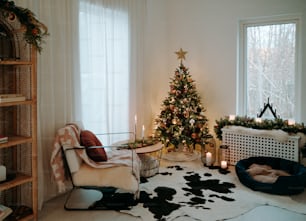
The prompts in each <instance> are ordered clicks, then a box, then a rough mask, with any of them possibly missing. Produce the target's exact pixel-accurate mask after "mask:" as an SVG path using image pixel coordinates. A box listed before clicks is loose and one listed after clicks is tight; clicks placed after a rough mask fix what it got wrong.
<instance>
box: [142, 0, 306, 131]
mask: <svg viewBox="0 0 306 221" xmlns="http://www.w3.org/2000/svg"><path fill="white" fill-rule="evenodd" d="M303 13H304V15H303V16H304V17H303V20H304V21H303V22H304V24H303V25H304V26H303V29H304V33H305V32H306V31H305V29H306V27H305V23H306V19H305V18H306V16H305V14H306V1H305V0H148V3H147V26H146V28H147V31H146V39H145V50H144V51H145V68H144V69H145V73H144V76H145V77H144V78H145V87H144V93H145V94H146V96H147V100H148V102H147V103H146V104H145V105H146V106H145V113H146V119H145V120H146V122H153V119H154V118H155V117H156V115H157V114H158V113H159V112H160V107H161V104H162V101H163V100H164V98H165V97H166V96H167V92H168V90H169V81H170V77H172V76H173V75H174V71H175V69H176V68H177V67H178V65H179V61H178V60H177V57H176V54H175V53H174V52H175V51H177V50H179V49H180V48H181V47H182V48H183V49H184V50H186V51H188V54H187V56H186V60H185V61H184V64H185V66H186V67H188V68H189V70H190V74H191V75H192V77H193V79H194V80H195V81H196V85H197V90H198V92H199V94H200V96H201V97H202V103H203V105H204V107H205V108H206V109H207V111H206V116H207V117H208V119H209V127H210V129H211V133H213V134H214V132H213V126H214V124H215V120H216V119H219V118H220V117H223V116H225V115H228V114H234V113H235V112H236V102H237V100H236V75H237V37H238V23H239V20H241V19H247V18H252V17H263V16H272V15H280V14H300V15H302V14H303ZM304 36H306V34H305V35H304ZM304 39H306V38H305V37H304ZM303 45H305V40H304V42H303ZM304 54H305V46H304ZM305 72H306V67H305V64H304V74H303V82H304V85H306V84H305V83H306V76H305V75H306V73H305ZM305 94H306V93H305ZM304 101H306V98H304ZM305 103H306V102H305ZM258 108H259V109H260V108H261V107H258ZM303 108H304V109H303V110H304V113H306V104H303ZM305 118H306V117H305ZM305 118H304V119H303V120H304V121H305V122H306V119H305ZM147 124H148V125H147V126H148V127H151V126H152V125H149V123H147Z"/></svg>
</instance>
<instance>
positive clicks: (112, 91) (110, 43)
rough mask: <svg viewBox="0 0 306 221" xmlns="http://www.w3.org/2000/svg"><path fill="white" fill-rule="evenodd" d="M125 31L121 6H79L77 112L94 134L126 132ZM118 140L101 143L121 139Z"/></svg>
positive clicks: (90, 3)
mask: <svg viewBox="0 0 306 221" xmlns="http://www.w3.org/2000/svg"><path fill="white" fill-rule="evenodd" d="M106 4H107V5H106ZM128 28H129V23H128V13H127V10H125V9H123V8H122V7H120V5H116V3H113V2H108V3H107V2H106V3H105V2H104V1H81V2H80V9H79V36H80V37H79V42H80V45H79V46H80V100H81V107H82V110H81V111H80V112H81V120H82V122H83V124H84V127H85V128H86V129H89V130H92V131H93V132H95V133H114V132H125V131H129V130H128V128H129V117H128V115H129V78H130V76H129V69H130V68H129V30H128ZM118 136H120V135H118ZM118 136H117V138H116V137H113V136H112V137H109V138H108V139H107V140H106V141H105V138H102V139H103V140H102V142H103V144H106V145H107V144H109V143H112V142H115V141H117V140H122V139H124V138H122V135H121V136H120V138H118ZM125 136H128V135H127V134H126V135H125Z"/></svg>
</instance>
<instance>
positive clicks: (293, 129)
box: [214, 116, 306, 140]
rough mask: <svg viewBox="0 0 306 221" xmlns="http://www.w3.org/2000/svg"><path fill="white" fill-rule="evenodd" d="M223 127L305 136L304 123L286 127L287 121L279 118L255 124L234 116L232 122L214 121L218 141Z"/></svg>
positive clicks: (248, 119) (228, 120)
mask: <svg viewBox="0 0 306 221" xmlns="http://www.w3.org/2000/svg"><path fill="white" fill-rule="evenodd" d="M225 126H242V127H248V128H253V129H259V130H283V131H285V132H287V133H298V132H301V133H304V134H306V128H305V126H304V123H302V124H297V123H296V124H294V125H288V120H282V119H280V118H276V119H273V120H269V119H264V120H262V122H260V123H259V122H256V120H255V118H250V117H239V116H236V117H235V119H234V120H230V119H229V117H228V116H226V117H225V118H221V119H220V120H216V125H215V127H214V130H215V133H216V135H217V138H218V139H219V140H222V128H223V127H225Z"/></svg>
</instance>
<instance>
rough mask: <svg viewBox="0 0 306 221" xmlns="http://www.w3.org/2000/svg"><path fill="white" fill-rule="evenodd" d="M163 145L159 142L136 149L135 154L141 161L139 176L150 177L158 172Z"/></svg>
mask: <svg viewBox="0 0 306 221" xmlns="http://www.w3.org/2000/svg"><path fill="white" fill-rule="evenodd" d="M162 149H163V144H162V143H161V142H159V143H157V144H153V145H149V146H145V147H138V148H136V149H135V152H136V153H137V154H138V156H139V158H140V160H141V168H140V176H141V177H151V176H154V175H156V174H157V173H158V172H159V163H160V158H161V154H162Z"/></svg>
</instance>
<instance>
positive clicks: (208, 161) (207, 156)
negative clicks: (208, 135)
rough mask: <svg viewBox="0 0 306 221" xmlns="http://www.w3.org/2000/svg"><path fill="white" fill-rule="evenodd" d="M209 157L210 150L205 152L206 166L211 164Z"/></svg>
mask: <svg viewBox="0 0 306 221" xmlns="http://www.w3.org/2000/svg"><path fill="white" fill-rule="evenodd" d="M211 157H212V155H211V152H207V153H206V166H211V162H212V159H211Z"/></svg>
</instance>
